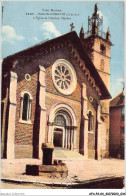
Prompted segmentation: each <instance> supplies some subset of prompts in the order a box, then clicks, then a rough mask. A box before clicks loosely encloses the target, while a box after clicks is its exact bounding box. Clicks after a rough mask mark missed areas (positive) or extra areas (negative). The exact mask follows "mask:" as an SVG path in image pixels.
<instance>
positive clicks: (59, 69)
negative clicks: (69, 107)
mask: <svg viewBox="0 0 126 196" xmlns="http://www.w3.org/2000/svg"><path fill="white" fill-rule="evenodd" d="M52 80H53V83H54V86H55V88H56V89H57V90H58V91H59V92H60V93H62V94H64V95H70V94H71V93H73V91H74V90H75V88H76V83H77V78H76V72H75V70H74V68H73V66H72V65H71V64H70V63H69V62H68V61H66V60H65V59H59V60H57V61H56V62H55V63H54V64H53V66H52Z"/></svg>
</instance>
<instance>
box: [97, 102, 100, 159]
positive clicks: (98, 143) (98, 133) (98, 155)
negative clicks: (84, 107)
mask: <svg viewBox="0 0 126 196" xmlns="http://www.w3.org/2000/svg"><path fill="white" fill-rule="evenodd" d="M100 116H101V106H100V105H98V108H97V159H98V160H99V159H101V119H100Z"/></svg>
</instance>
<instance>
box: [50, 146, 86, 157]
mask: <svg viewBox="0 0 126 196" xmlns="http://www.w3.org/2000/svg"><path fill="white" fill-rule="evenodd" d="M53 155H54V159H85V158H84V156H83V155H81V154H80V153H78V152H75V151H72V150H67V149H64V148H60V147H55V148H54V154H53Z"/></svg>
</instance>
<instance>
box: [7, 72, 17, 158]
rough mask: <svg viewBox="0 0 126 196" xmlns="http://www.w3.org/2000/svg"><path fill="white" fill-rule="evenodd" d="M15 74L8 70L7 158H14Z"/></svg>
mask: <svg viewBox="0 0 126 196" xmlns="http://www.w3.org/2000/svg"><path fill="white" fill-rule="evenodd" d="M16 92H17V74H16V73H14V72H12V71H11V72H10V87H9V116H8V133H7V159H14V158H15V157H14V140H15V121H16Z"/></svg>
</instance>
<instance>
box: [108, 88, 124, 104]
mask: <svg viewBox="0 0 126 196" xmlns="http://www.w3.org/2000/svg"><path fill="white" fill-rule="evenodd" d="M124 104H125V96H124V91H122V92H121V93H120V94H119V95H117V96H116V97H114V98H113V99H112V100H111V101H110V107H112V106H124Z"/></svg>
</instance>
